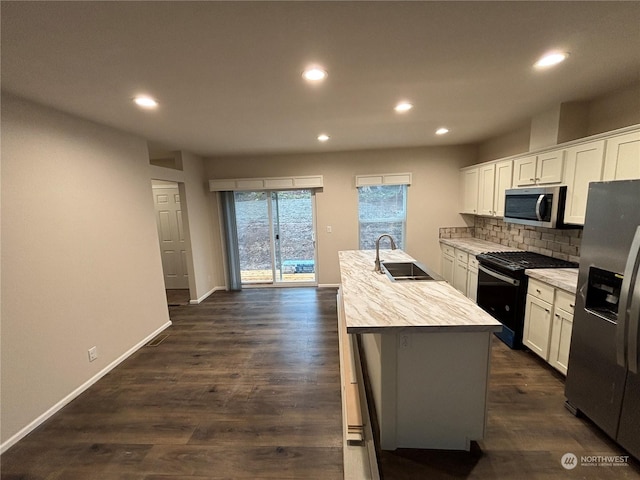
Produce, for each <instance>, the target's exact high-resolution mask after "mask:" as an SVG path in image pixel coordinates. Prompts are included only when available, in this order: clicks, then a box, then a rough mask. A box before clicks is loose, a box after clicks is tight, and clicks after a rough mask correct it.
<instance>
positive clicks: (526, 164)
mask: <svg viewBox="0 0 640 480" xmlns="http://www.w3.org/2000/svg"><path fill="white" fill-rule="evenodd" d="M513 183H514V185H515V186H516V187H524V186H526V185H535V184H536V156H535V155H532V156H530V157H523V158H516V159H515V160H514V161H513Z"/></svg>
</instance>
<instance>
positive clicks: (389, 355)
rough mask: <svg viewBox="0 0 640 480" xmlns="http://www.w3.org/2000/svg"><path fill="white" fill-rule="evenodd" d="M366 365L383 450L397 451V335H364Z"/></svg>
mask: <svg viewBox="0 0 640 480" xmlns="http://www.w3.org/2000/svg"><path fill="white" fill-rule="evenodd" d="M360 339H361V345H362V349H363V353H364V360H365V362H364V363H365V366H366V369H367V375H368V378H369V382H370V387H371V392H372V395H373V404H374V406H375V411H376V418H377V420H378V427H379V429H380V431H379V434H380V447H381V448H382V449H383V450H393V449H395V444H396V411H397V395H396V388H397V386H396V378H397V353H396V350H397V349H396V345H397V335H395V334H378V333H363V334H361V335H360Z"/></svg>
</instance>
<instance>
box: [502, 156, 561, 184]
mask: <svg viewBox="0 0 640 480" xmlns="http://www.w3.org/2000/svg"><path fill="white" fill-rule="evenodd" d="M563 161H564V150H553V151H551V152H546V153H541V154H540V155H530V156H528V157H522V158H517V159H516V160H515V161H514V172H515V174H514V182H513V183H514V184H515V186H516V187H526V186H530V185H548V184H551V183H561V182H562V171H563Z"/></svg>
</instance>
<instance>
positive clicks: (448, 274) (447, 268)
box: [442, 253, 454, 285]
mask: <svg viewBox="0 0 640 480" xmlns="http://www.w3.org/2000/svg"><path fill="white" fill-rule="evenodd" d="M453 263H454V262H453V257H450V256H449V255H446V254H444V253H443V254H442V276H443V277H444V279H445V280H446V281H447V283H448V284H449V285H453Z"/></svg>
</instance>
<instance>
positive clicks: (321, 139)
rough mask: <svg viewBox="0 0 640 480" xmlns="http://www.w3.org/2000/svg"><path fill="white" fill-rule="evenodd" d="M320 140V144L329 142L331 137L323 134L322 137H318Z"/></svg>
mask: <svg viewBox="0 0 640 480" xmlns="http://www.w3.org/2000/svg"><path fill="white" fill-rule="evenodd" d="M318 140H319V141H320V142H326V141H327V140H329V135H327V134H326V133H321V134H320V135H318Z"/></svg>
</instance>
